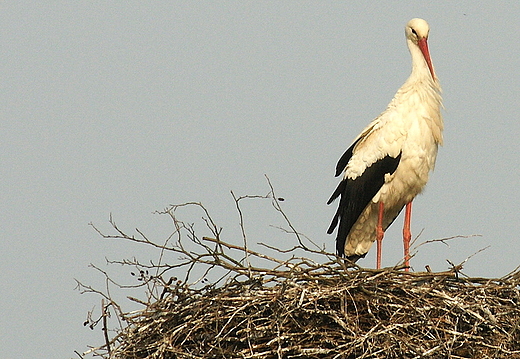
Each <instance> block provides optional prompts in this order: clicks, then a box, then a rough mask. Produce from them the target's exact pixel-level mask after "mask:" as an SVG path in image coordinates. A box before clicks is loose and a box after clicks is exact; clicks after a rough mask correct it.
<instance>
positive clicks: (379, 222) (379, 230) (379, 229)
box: [376, 202, 385, 269]
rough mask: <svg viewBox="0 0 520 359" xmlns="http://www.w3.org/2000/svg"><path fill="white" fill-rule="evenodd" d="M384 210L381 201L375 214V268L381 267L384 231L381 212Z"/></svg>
mask: <svg viewBox="0 0 520 359" xmlns="http://www.w3.org/2000/svg"><path fill="white" fill-rule="evenodd" d="M384 211H385V205H384V204H383V202H379V213H378V215H377V227H376V245H377V248H376V249H377V257H376V268H377V269H379V268H381V253H382V249H383V248H382V247H383V243H382V242H383V236H384V235H385V232H384V231H383V214H384Z"/></svg>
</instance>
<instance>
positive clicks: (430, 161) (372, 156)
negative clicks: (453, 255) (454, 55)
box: [327, 19, 443, 269]
mask: <svg viewBox="0 0 520 359" xmlns="http://www.w3.org/2000/svg"><path fill="white" fill-rule="evenodd" d="M429 31H430V28H429V26H428V23H427V22H426V21H424V20H422V19H412V20H410V21H409V22H408V24H406V28H405V34H406V42H407V43H408V49H409V50H410V53H411V55H412V74H411V75H410V77H409V78H408V80H406V82H405V83H404V85H403V86H402V87H401V88H400V89H399V90H398V91H397V93H396V94H395V96H394V98H393V99H392V101H391V102H390V104H389V105H388V108H387V109H386V110H385V111H383V112H382V113H381V114H380V115H379V116H378V117H377V118H376V119H375V120H373V121H372V122H371V123H370V124H369V125H368V127H367V128H365V129H364V130H363V131H362V132H361V134H360V135H359V136H358V137H357V138H356V139H355V140H354V142H353V143H352V145H351V146H350V147H349V149H348V150H347V151H346V152H345V153H344V154H343V156H341V158H340V159H339V162H338V164H337V166H336V176H338V175H339V174H340V173H343V179H342V181H341V182H340V184H339V186H338V187H337V188H336V190H335V191H334V193H333V194H332V196H331V197H330V199H329V201H328V202H327V204H330V203H331V202H332V201H334V200H335V199H336V198H338V197H340V201H339V206H338V210H337V212H336V214H335V216H334V218H333V220H332V223H331V225H330V227H329V229H328V231H327V233H329V234H331V233H332V232H333V231H334V229H335V228H336V226H337V225H338V223H339V228H338V232H337V237H336V248H337V251H338V255H340V256H343V255H345V256H346V257H347V259H349V260H351V261H353V262H355V261H356V260H358V259H359V258H362V257H364V256H365V255H366V253H367V252H368V250H369V249H370V247H371V246H372V243H373V242H374V241H377V268H381V242H382V240H383V235H384V231H385V230H386V229H387V228H388V226H390V224H392V222H393V221H394V219H395V218H396V217H397V216H398V215H399V213H400V212H401V210H402V209H403V207H404V206H406V211H405V219H404V228H403V242H404V261H405V262H404V263H405V266H406V268H407V269H408V267H409V258H410V254H409V248H410V239H411V232H410V218H411V211H412V200H413V199H414V198H415V196H417V195H418V194H419V193H420V192H421V191H422V190H423V188H424V186H425V185H426V182H428V175H429V172H430V171H431V170H432V169H433V168H434V166H435V158H436V157H437V149H438V146H439V144H442V130H443V121H442V116H441V111H440V110H441V107H442V98H441V87H440V85H439V81H438V79H437V77H436V76H435V72H434V70H433V65H432V61H431V59H430V54H429V50H428V43H427V40H428V33H429Z"/></svg>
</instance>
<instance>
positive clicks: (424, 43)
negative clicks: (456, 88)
mask: <svg viewBox="0 0 520 359" xmlns="http://www.w3.org/2000/svg"><path fill="white" fill-rule="evenodd" d="M417 45H418V46H419V49H420V50H421V52H422V54H423V56H424V59H425V60H426V64H427V65H428V68H429V69H430V73H431V74H432V78H433V79H435V73H434V72H433V65H432V59H431V58H430V51H429V50H428V39H427V38H426V37H423V38H422V39H419V41H418V42H417Z"/></svg>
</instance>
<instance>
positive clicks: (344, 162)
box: [334, 137, 361, 177]
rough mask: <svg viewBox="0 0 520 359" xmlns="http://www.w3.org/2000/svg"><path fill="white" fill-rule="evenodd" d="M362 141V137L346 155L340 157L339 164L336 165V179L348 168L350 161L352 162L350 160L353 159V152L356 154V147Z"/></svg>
mask: <svg viewBox="0 0 520 359" xmlns="http://www.w3.org/2000/svg"><path fill="white" fill-rule="evenodd" d="M359 140H361V137H360V138H358V139H357V140H356V141H355V142H354V143H353V144H352V145H351V146H350V147H349V148H348V149H347V150H346V151H345V153H344V154H343V155H342V156H341V157H340V159H339V161H338V164H337V165H336V174H335V175H334V177H338V176H339V175H340V174H341V172H343V170H344V169H345V167H347V163H348V161H350V158H351V157H352V152H354V147H355V146H356V145H357V143H358V142H359Z"/></svg>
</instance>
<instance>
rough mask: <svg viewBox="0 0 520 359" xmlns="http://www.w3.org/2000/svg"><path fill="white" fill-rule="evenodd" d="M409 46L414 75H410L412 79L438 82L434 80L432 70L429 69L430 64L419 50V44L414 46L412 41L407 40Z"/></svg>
mask: <svg viewBox="0 0 520 359" xmlns="http://www.w3.org/2000/svg"><path fill="white" fill-rule="evenodd" d="M406 42H407V44H408V49H409V50H410V54H411V55H412V74H411V75H410V79H420V80H427V79H429V80H431V81H432V82H434V83H435V82H436V79H433V78H432V74H431V73H430V69H429V68H428V64H427V63H426V60H425V59H424V55H423V53H422V52H421V50H420V49H419V46H417V44H414V43H413V42H412V40H409V39H408V40H406Z"/></svg>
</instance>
